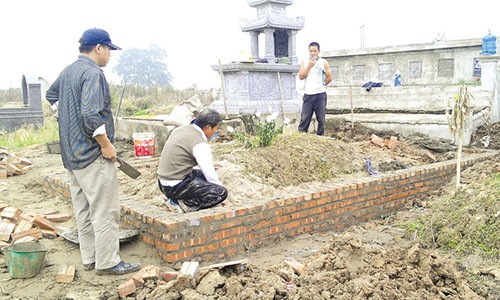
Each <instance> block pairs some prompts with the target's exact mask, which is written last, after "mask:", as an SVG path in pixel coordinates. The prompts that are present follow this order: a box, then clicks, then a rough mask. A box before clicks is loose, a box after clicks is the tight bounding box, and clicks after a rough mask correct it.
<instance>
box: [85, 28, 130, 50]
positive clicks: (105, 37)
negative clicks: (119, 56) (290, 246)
mask: <svg viewBox="0 0 500 300" xmlns="http://www.w3.org/2000/svg"><path fill="white" fill-rule="evenodd" d="M79 42H80V44H81V45H97V44H100V45H107V46H109V48H110V49H111V50H122V48H120V47H118V46H116V45H114V44H113V43H111V38H110V37H109V33H108V32H107V31H106V30H102V29H99V28H92V29H87V30H85V32H84V33H83V35H82V37H81V38H80V41H79Z"/></svg>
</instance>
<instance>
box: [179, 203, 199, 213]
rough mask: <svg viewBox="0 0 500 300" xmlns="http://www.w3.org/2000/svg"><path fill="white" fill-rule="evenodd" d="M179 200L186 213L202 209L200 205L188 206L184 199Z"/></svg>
mask: <svg viewBox="0 0 500 300" xmlns="http://www.w3.org/2000/svg"><path fill="white" fill-rule="evenodd" d="M177 202H179V206H180V207H181V208H182V210H183V211H184V212H186V213H188V212H194V211H198V210H200V208H199V207H196V206H187V205H186V204H185V203H184V201H182V200H179V201H177Z"/></svg>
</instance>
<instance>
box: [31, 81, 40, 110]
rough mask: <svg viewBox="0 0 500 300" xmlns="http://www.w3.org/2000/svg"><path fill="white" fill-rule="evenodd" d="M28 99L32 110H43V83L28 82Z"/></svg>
mask: <svg viewBox="0 0 500 300" xmlns="http://www.w3.org/2000/svg"><path fill="white" fill-rule="evenodd" d="M28 101H29V107H30V110H31V111H37V112H41V111H42V85H41V84H40V83H38V82H34V83H28Z"/></svg>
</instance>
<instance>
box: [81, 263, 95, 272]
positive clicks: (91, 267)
mask: <svg viewBox="0 0 500 300" xmlns="http://www.w3.org/2000/svg"><path fill="white" fill-rule="evenodd" d="M94 269H95V263H90V264H83V270H84V271H92V270H94Z"/></svg>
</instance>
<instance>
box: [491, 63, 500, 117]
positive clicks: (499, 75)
mask: <svg viewBox="0 0 500 300" xmlns="http://www.w3.org/2000/svg"><path fill="white" fill-rule="evenodd" d="M491 122H492V123H495V122H500V64H498V63H497V69H496V82H495V92H494V96H493V102H492V103H491Z"/></svg>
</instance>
